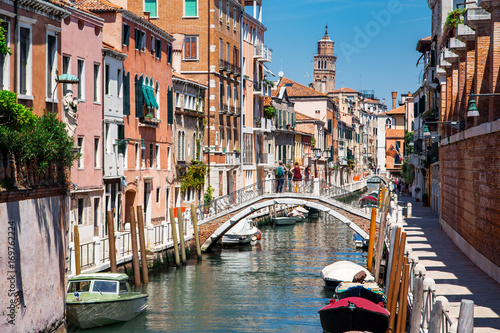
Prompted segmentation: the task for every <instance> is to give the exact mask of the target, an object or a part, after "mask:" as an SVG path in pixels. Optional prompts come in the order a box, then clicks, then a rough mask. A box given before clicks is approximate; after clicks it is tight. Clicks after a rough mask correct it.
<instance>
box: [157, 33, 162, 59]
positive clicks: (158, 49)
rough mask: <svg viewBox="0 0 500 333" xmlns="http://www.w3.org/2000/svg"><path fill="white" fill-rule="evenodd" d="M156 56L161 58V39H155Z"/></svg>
mask: <svg viewBox="0 0 500 333" xmlns="http://www.w3.org/2000/svg"><path fill="white" fill-rule="evenodd" d="M156 58H157V59H161V40H159V39H158V38H157V39H156Z"/></svg>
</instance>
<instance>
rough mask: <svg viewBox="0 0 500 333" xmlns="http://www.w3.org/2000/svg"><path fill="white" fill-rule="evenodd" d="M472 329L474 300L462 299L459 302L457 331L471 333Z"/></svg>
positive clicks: (458, 332)
mask: <svg viewBox="0 0 500 333" xmlns="http://www.w3.org/2000/svg"><path fill="white" fill-rule="evenodd" d="M473 331H474V301H472V300H470V299H463V300H462V301H461V302H460V314H459V316H458V327H457V333H472V332H473Z"/></svg>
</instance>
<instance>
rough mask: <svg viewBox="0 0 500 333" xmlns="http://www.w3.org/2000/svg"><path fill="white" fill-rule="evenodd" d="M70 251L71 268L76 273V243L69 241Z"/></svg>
mask: <svg viewBox="0 0 500 333" xmlns="http://www.w3.org/2000/svg"><path fill="white" fill-rule="evenodd" d="M69 253H70V266H69V270H70V271H71V272H72V273H73V274H76V261H75V260H76V258H75V243H73V242H71V243H69Z"/></svg>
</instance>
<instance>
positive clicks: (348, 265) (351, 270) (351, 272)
mask: <svg viewBox="0 0 500 333" xmlns="http://www.w3.org/2000/svg"><path fill="white" fill-rule="evenodd" d="M360 271H364V272H365V273H366V277H365V279H364V281H366V282H371V281H375V278H374V277H373V276H372V275H371V274H370V272H369V271H368V270H367V269H365V268H364V267H363V266H360V265H358V264H356V263H353V262H352V261H347V260H341V261H337V262H335V263H333V264H331V265H328V266H326V267H325V268H323V269H322V270H321V278H322V279H323V280H324V281H325V285H326V287H328V288H332V289H335V288H336V287H337V286H338V284H339V283H340V282H345V281H348V282H351V281H352V279H353V278H354V276H355V275H356V274H357V273H359V272H360Z"/></svg>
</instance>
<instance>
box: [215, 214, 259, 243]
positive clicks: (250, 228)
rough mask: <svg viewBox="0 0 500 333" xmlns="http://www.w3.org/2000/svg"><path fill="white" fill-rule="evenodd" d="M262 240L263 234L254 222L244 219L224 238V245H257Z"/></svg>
mask: <svg viewBox="0 0 500 333" xmlns="http://www.w3.org/2000/svg"><path fill="white" fill-rule="evenodd" d="M260 238H262V233H261V232H260V230H259V229H258V228H257V227H255V226H254V225H253V222H252V220H250V219H243V220H241V221H239V222H238V223H236V225H235V226H233V227H232V228H231V229H229V230H228V231H227V232H226V233H225V234H224V235H223V236H222V244H249V243H250V244H255V243H256V242H257V241H258V240H259V239H260Z"/></svg>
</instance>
